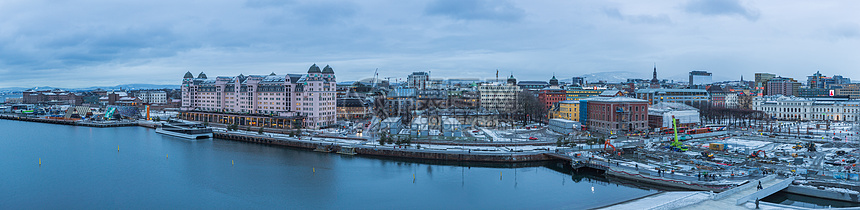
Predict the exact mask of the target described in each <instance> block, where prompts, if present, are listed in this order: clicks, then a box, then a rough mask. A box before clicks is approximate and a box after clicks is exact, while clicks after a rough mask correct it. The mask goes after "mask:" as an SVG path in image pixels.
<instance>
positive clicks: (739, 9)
mask: <svg viewBox="0 0 860 210" xmlns="http://www.w3.org/2000/svg"><path fill="white" fill-rule="evenodd" d="M684 9H685V10H686V11H687V12H689V13H698V14H702V15H717V16H719V15H725V16H732V15H739V16H741V17H744V18H746V19H747V20H750V21H756V20H758V18H759V16H760V15H761V14H760V13H759V12H758V11H757V10H755V9H752V8H747V7H744V6H743V5H741V2H740V1H738V0H690V1H689V2H687V4H686V6H685V7H684Z"/></svg>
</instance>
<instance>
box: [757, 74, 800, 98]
mask: <svg viewBox="0 0 860 210" xmlns="http://www.w3.org/2000/svg"><path fill="white" fill-rule="evenodd" d="M799 89H800V83H799V82H797V80H794V79H792V78H787V77H774V78H772V79H770V80H768V81H767V85H765V92H766V95H769V96H773V95H784V96H796V95H799Z"/></svg>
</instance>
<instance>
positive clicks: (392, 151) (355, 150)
mask: <svg viewBox="0 0 860 210" xmlns="http://www.w3.org/2000/svg"><path fill="white" fill-rule="evenodd" d="M214 137H215V138H219V139H227V140H233V141H243V142H250V143H260V144H269V145H279V146H286V147H293V148H301V149H310V150H315V149H318V148H320V147H326V148H327V150H328V152H338V153H344V154H350V155H366V156H382V157H397V158H412V159H423V160H443V161H468V162H495V163H521V162H535V161H547V160H552V158H550V157H548V156H546V155H545V152H481V151H447V150H436V149H418V148H410V147H406V146H394V145H392V146H377V145H365V144H364V142H355V143H340V142H333V141H325V139H327V138H333V137H301V138H295V137H272V136H265V135H249V134H242V133H234V132H222V131H215V132H214ZM335 139H338V138H335ZM340 139H343V140H353V141H355V140H354V139H353V138H340ZM341 150H344V151H343V152H341ZM346 150H350V151H346Z"/></svg>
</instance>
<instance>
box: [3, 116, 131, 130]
mask: <svg viewBox="0 0 860 210" xmlns="http://www.w3.org/2000/svg"><path fill="white" fill-rule="evenodd" d="M0 119H4V120H18V121H28V122H38V123H51V124H59V125H74V126H87V127H96V128H108V127H126V126H137V122H134V121H125V122H123V121H105V122H98V121H81V120H60V119H46V118H33V117H21V116H16V115H0Z"/></svg>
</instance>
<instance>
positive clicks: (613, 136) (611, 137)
mask: <svg viewBox="0 0 860 210" xmlns="http://www.w3.org/2000/svg"><path fill="white" fill-rule="evenodd" d="M609 138H610V139H617V138H618V136H616V135H611V136H609Z"/></svg>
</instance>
